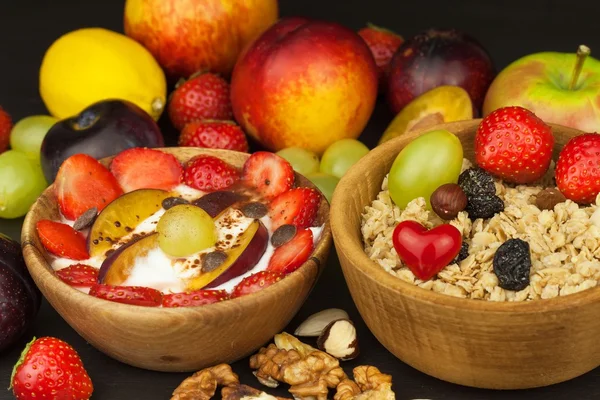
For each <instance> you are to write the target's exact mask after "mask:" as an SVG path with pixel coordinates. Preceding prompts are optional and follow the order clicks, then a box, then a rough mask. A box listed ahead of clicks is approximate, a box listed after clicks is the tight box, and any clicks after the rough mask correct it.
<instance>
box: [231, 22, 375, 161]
mask: <svg viewBox="0 0 600 400" xmlns="http://www.w3.org/2000/svg"><path fill="white" fill-rule="evenodd" d="M377 76H378V75H377V67H376V65H375V61H374V59H373V55H372V54H371V51H370V50H369V47H368V46H367V45H366V43H365V42H364V41H363V40H362V39H361V38H360V36H358V35H357V34H356V33H355V32H353V31H351V30H350V29H347V28H345V27H343V26H341V25H338V24H335V23H329V22H320V21H310V20H307V19H304V18H286V19H282V20H281V21H279V22H278V23H277V24H275V25H273V26H272V27H271V28H269V29H268V30H267V31H266V32H265V33H263V34H262V35H261V36H260V37H259V38H258V39H257V40H256V41H254V42H253V44H252V45H250V46H249V47H247V48H246V49H245V50H244V51H243V52H242V54H241V55H240V58H239V59H238V62H237V64H236V65H235V68H234V71H233V75H232V80H231V102H232V106H233V112H234V115H235V118H236V120H237V121H238V122H239V123H240V124H241V125H242V127H243V128H244V129H245V131H246V132H247V133H248V134H249V135H251V136H253V137H254V138H255V139H257V140H258V141H259V142H261V143H262V144H263V145H264V146H265V147H267V148H268V149H270V150H273V151H278V150H281V149H283V148H285V147H292V146H297V147H302V148H305V149H308V150H312V151H314V152H316V153H322V152H323V151H324V150H325V149H326V148H327V146H329V145H330V144H331V143H333V142H335V141H336V140H339V139H343V138H357V137H358V136H359V135H360V133H361V132H362V130H363V129H364V127H365V125H366V124H367V122H368V120H369V117H370V116H371V113H372V111H373V108H374V106H375V100H376V97H377V84H378V82H377Z"/></svg>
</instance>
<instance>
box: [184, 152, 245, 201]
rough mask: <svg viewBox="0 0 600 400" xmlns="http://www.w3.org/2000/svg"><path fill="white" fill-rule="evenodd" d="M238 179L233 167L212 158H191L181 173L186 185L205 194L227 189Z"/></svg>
mask: <svg viewBox="0 0 600 400" xmlns="http://www.w3.org/2000/svg"><path fill="white" fill-rule="evenodd" d="M238 179H239V172H238V171H237V170H236V169H235V168H234V167H233V166H231V165H229V164H227V163H226V162H225V161H223V160H221V159H219V158H217V157H213V156H197V157H194V158H192V159H191V160H190V161H189V162H188V164H187V166H186V167H185V170H184V172H183V181H184V183H185V184H186V185H188V186H190V187H193V188H194V189H198V190H203V191H205V192H214V191H217V190H222V189H225V188H228V187H229V186H231V185H233V184H234V183H235V182H237V180H238Z"/></svg>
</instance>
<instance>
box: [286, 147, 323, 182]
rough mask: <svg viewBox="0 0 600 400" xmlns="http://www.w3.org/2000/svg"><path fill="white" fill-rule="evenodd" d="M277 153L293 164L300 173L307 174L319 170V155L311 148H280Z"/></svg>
mask: <svg viewBox="0 0 600 400" xmlns="http://www.w3.org/2000/svg"><path fill="white" fill-rule="evenodd" d="M276 154H277V155H278V156H280V157H282V158H285V159H286V160H287V161H288V162H289V163H290V164H292V168H294V171H296V172H298V173H299V174H302V175H304V176H306V175H308V174H312V173H313V172H319V156H317V155H316V154H315V153H313V152H312V151H310V150H306V149H303V148H301V147H287V148H285V149H283V150H279V151H278V152H277V153H276Z"/></svg>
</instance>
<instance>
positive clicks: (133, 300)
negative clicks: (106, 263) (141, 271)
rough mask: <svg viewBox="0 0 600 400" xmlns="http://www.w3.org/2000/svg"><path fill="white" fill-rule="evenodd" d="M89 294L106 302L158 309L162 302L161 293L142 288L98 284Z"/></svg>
mask: <svg viewBox="0 0 600 400" xmlns="http://www.w3.org/2000/svg"><path fill="white" fill-rule="evenodd" d="M89 294H90V296H94V297H98V298H100V299H104V300H109V301H114V302H117V303H124V304H132V305H136V306H145V307H158V306H160V305H161V302H162V293H161V292H160V291H158V290H156V289H152V288H147V287H142V286H111V285H103V284H100V283H98V284H96V285H94V286H92V287H91V288H90V292H89Z"/></svg>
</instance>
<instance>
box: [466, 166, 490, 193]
mask: <svg viewBox="0 0 600 400" xmlns="http://www.w3.org/2000/svg"><path fill="white" fill-rule="evenodd" d="M458 185H459V186H460V187H461V188H462V190H463V192H465V194H466V195H467V197H471V196H475V195H480V194H487V195H493V194H496V186H495V185H494V178H493V177H492V176H491V175H490V174H488V173H487V172H486V171H485V170H483V169H481V168H479V167H473V168H469V169H467V170H465V171H464V172H463V173H462V174H460V175H459V177H458Z"/></svg>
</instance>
